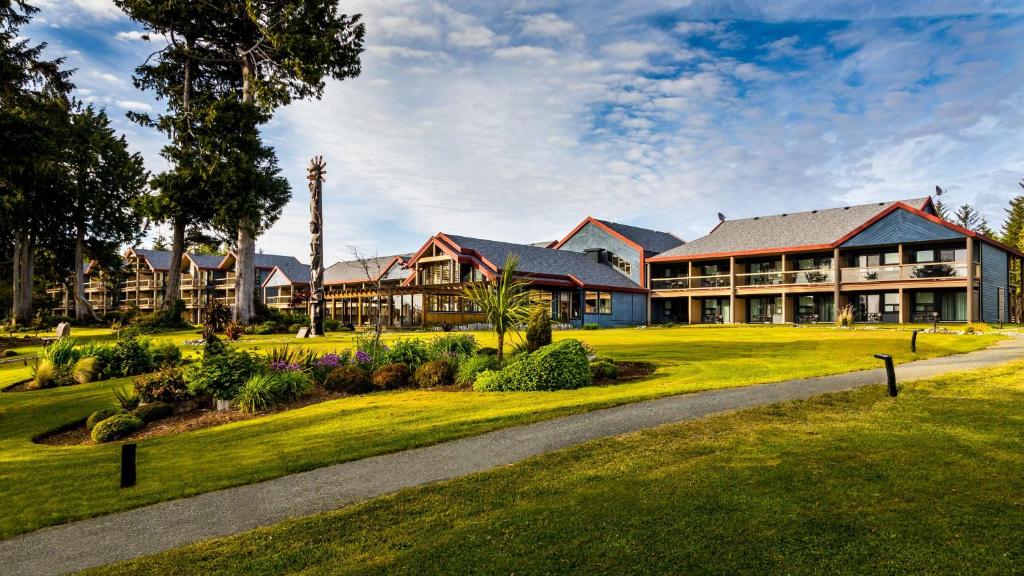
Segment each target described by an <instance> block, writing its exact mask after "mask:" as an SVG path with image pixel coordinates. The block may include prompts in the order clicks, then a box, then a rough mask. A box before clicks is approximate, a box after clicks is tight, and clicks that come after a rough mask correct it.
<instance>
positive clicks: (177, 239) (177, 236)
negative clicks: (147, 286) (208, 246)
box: [164, 216, 185, 309]
mask: <svg viewBox="0 0 1024 576" xmlns="http://www.w3.org/2000/svg"><path fill="white" fill-rule="evenodd" d="M173 225H174V233H173V238H171V266H170V268H169V269H168V270H167V286H166V290H165V292H164V308H167V309H171V308H174V303H175V302H177V301H178V300H180V299H181V258H182V256H184V253H185V218H184V217H183V216H176V217H175V218H174V224H173Z"/></svg>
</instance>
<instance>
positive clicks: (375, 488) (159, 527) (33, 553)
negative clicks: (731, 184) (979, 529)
mask: <svg viewBox="0 0 1024 576" xmlns="http://www.w3.org/2000/svg"><path fill="white" fill-rule="evenodd" d="M1021 358H1024V338H1020V337H1014V338H1008V339H1006V340H1003V341H1001V342H998V343H996V344H995V345H993V346H991V347H989V348H986V349H984V350H979V351H976V352H970V353H967V354H960V355H955V356H946V357H941V358H931V359H928V360H919V361H916V362H910V363H907V364H903V365H900V366H897V367H896V375H897V379H898V380H899V381H908V380H918V379H923V378H930V377H933V376H939V375H941V374H946V373H949V372H959V371H964V370H972V369H978V368H985V367H989V366H993V365H996V364H1001V363H1004V362H1008V361H1011V360H1017V359H1021ZM884 382H885V371H884V370H882V369H876V370H866V371H859V372H850V373H847V374H836V375H833V376H823V377H818V378H807V379H801V380H789V381H786V382H779V383H776V384H761V385H754V386H746V387H741V388H726V389H722V390H710V391H707V392H697V393H692V394H684V395H680V396H671V397H667V398H661V399H657V400H651V401H647V402H639V403H635V404H625V405H622V406H617V407H614V408H608V409H605V410H596V411H593V412H586V413H583V414H576V415H572V416H567V417H563V418H557V419H554V420H546V421H543V422H537V423H534V424H529V425H525V426H517V427H514V428H506V429H504V430H498V431H495V432H489V433H487V434H482V435H480V436H474V437H471V438H464V439H461V440H454V441H451V442H445V443H442V444H436V445H433V446H427V447H424V448H417V449H413V450H406V451H402V452H396V453H393V454H386V455H382V456H375V457H372V458H366V459H363V460H356V461H352V462H345V463H342V464H336V465H333V466H327V467H325V468H319V469H316V470H311V471H309V472H303V473H300V474H293V475H291V476H284V477H282V478H277V479H274V480H268V481H265V482H260V483H257V484H250V485H248V486H240V487H237V488H228V489H225V490H218V491H216V492H209V493H206V494H200V495H198V496H193V497H189V498H182V499H180V500H172V501H168V502H162V503H159V504H153V505H150V506H144V507H142V508H136V509H134V510H128V511H125V512H119V513H116V514H110V515H107V516H100V517H97V518H92V519H88V520H82V521H78V522H73V523H70V524H65V525H62V526H54V527H51V528H44V529H41V530H37V531H35V532H30V533H27V534H22V535H20V536H15V537H14V538H11V539H9V540H3V541H0V566H2V567H3V572H4V573H5V574H19V575H20V574H23V575H36V574H61V573H66V572H72V571H76V570H83V569H85V568H90V567H94V566H100V565H103V564H109V563H112V562H117V561H121V560H127V559H130V558H136V557H139V556H144V555H147V554H153V553H156V552H160V551H162V550H166V549H169V548H173V547H176V546H181V545H183V544H188V543H190V542H196V541H199V540H205V539H208V538H214V537H217V536H226V535H230V534H235V533H238V532H242V531H245V530H249V529H252V528H257V527H260V526H266V525H269V524H274V523H277V522H280V521H281V520H285V519H287V518H291V517H296V516H306V515H309V514H314V513H317V512H324V511H328V510H333V509H336V508H340V507H342V506H345V505H347V504H351V503H354V502H358V501H361V500H367V499H370V498H373V497H376V496H381V495H384V494H387V493H389V492H394V491H396V490H400V489H403V488H409V487H413V486H419V485H422V484H427V483H430V482H437V481H440V480H448V479H452V478H457V477H460V476H465V475H467V474H472V473H474V472H481V471H484V470H488V469H490V468H494V467H496V466H502V465H507V464H512V463H515V462H518V461H520V460H523V459H526V458H529V457H531V456H536V455H539V454H543V453H545V452H552V451H555V450H559V449H562V448H567V447H569V446H574V445H576V444H581V443H584V442H587V441H589V440H595V439H598V438H602V437H606V436H615V435H619V434H624V433H628V432H634V431H637V430H642V429H644V428H652V427H655V426H660V425H662V424H670V423H673V422H680V421H683V420H691V419H695V418H700V417H702V416H707V415H710V414H715V413H719V412H727V411H732V410H740V409H743V408H751V407H756V406H762V405H766V404H773V403H777V402H785V401H788V400H799V399H805V398H809V397H811V396H815V395H817V394H825V393H829V392H838V391H841V390H848V389H851V388H857V387H860V386H868V385H873V384H880V383H884Z"/></svg>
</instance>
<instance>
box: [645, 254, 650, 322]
mask: <svg viewBox="0 0 1024 576" xmlns="http://www.w3.org/2000/svg"><path fill="white" fill-rule="evenodd" d="M645 268H646V270H644V284H646V286H644V287H645V288H647V294H646V298H647V318H646V319H645V320H644V324H647V325H650V324H651V265H650V264H645Z"/></svg>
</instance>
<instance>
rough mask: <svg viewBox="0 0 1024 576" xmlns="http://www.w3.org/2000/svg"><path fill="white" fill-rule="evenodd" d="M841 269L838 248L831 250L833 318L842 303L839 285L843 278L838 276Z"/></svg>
mask: <svg viewBox="0 0 1024 576" xmlns="http://www.w3.org/2000/svg"><path fill="white" fill-rule="evenodd" d="M841 273H842V270H841V269H840V267H839V248H836V249H835V250H833V251H832V318H833V319H835V318H836V316H837V315H838V314H839V308H840V307H841V306H842V304H841V303H840V301H839V298H840V294H839V291H840V285H841V284H842V281H843V279H842V278H841V277H840V274H841Z"/></svg>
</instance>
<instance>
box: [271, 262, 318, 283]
mask: <svg viewBox="0 0 1024 576" xmlns="http://www.w3.org/2000/svg"><path fill="white" fill-rule="evenodd" d="M278 274H280V275H281V276H284V277H285V278H286V279H287V280H288V282H290V283H291V284H309V280H310V277H309V276H310V266H309V264H299V265H298V266H293V267H291V268H289V269H284V268H281V267H279V266H274V269H273V270H272V271H271V272H270V274H267V277H266V279H264V280H263V285H264V286H265V285H267V284H268V283H270V279H271V278H273V277H274V276H276V275H278Z"/></svg>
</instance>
